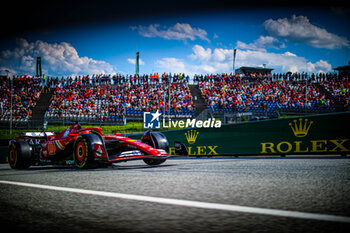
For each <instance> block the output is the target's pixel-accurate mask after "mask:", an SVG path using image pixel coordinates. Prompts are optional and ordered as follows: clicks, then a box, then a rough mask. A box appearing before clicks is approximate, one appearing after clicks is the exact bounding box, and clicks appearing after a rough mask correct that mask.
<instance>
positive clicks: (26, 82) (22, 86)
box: [0, 75, 44, 120]
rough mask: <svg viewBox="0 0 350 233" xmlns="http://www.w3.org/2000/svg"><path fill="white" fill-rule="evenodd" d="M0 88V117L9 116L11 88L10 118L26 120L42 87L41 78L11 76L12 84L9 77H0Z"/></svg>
mask: <svg viewBox="0 0 350 233" xmlns="http://www.w3.org/2000/svg"><path fill="white" fill-rule="evenodd" d="M12 85H13V86H12ZM11 86H12V88H11ZM0 89H1V92H0V119H9V118H10V117H11V89H12V119H14V120H28V119H29V118H30V116H31V114H32V110H33V108H34V107H35V105H36V103H37V101H38V100H39V97H40V93H41V92H42V91H43V89H44V87H43V82H42V79H39V78H33V77H31V76H26V75H24V76H17V77H13V80H12V84H11V79H9V78H7V77H0Z"/></svg>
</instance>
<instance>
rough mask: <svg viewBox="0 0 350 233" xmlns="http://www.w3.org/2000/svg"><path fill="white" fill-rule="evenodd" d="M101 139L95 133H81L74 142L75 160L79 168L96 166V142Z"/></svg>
mask: <svg viewBox="0 0 350 233" xmlns="http://www.w3.org/2000/svg"><path fill="white" fill-rule="evenodd" d="M98 141H100V138H99V137H98V136H97V135H95V134H81V135H79V136H78V138H77V139H76V140H75V142H74V146H73V160H74V164H75V166H77V167H78V168H82V169H83V168H84V169H85V168H95V167H96V166H97V163H96V161H94V143H95V142H98Z"/></svg>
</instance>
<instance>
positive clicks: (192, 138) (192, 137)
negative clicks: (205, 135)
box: [185, 129, 199, 144]
mask: <svg viewBox="0 0 350 233" xmlns="http://www.w3.org/2000/svg"><path fill="white" fill-rule="evenodd" d="M198 134H199V132H197V131H196V130H193V129H191V130H189V131H187V132H186V133H185V136H186V139H187V142H188V143H189V144H193V143H195V142H196V139H197V136H198Z"/></svg>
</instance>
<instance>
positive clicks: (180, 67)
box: [155, 57, 189, 73]
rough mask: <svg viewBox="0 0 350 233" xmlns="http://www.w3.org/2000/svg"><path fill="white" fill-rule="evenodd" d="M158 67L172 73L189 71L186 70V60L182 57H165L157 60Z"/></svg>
mask: <svg viewBox="0 0 350 233" xmlns="http://www.w3.org/2000/svg"><path fill="white" fill-rule="evenodd" d="M155 65H156V67H158V68H160V69H162V72H166V73H168V72H171V73H180V72H181V73H182V72H185V73H188V72H189V71H188V70H186V65H185V62H184V61H183V60H182V59H177V58H173V57H165V58H162V59H161V60H157V61H156V62H155Z"/></svg>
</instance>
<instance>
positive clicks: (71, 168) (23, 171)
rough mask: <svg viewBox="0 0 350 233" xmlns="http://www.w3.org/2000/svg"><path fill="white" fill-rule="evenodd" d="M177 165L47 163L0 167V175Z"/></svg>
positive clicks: (151, 167) (170, 165)
mask: <svg viewBox="0 0 350 233" xmlns="http://www.w3.org/2000/svg"><path fill="white" fill-rule="evenodd" d="M172 166H177V164H161V165H155V166H151V165H146V164H145V165H119V164H110V165H102V166H99V167H96V168H89V169H80V168H77V167H75V166H74V165H47V166H37V167H36V166H32V167H30V168H26V169H12V168H10V166H9V167H8V168H3V169H1V172H0V177H3V176H21V175H35V174H42V173H54V172H57V173H61V172H100V171H116V170H139V169H147V170H150V169H159V168H164V167H172Z"/></svg>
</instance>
